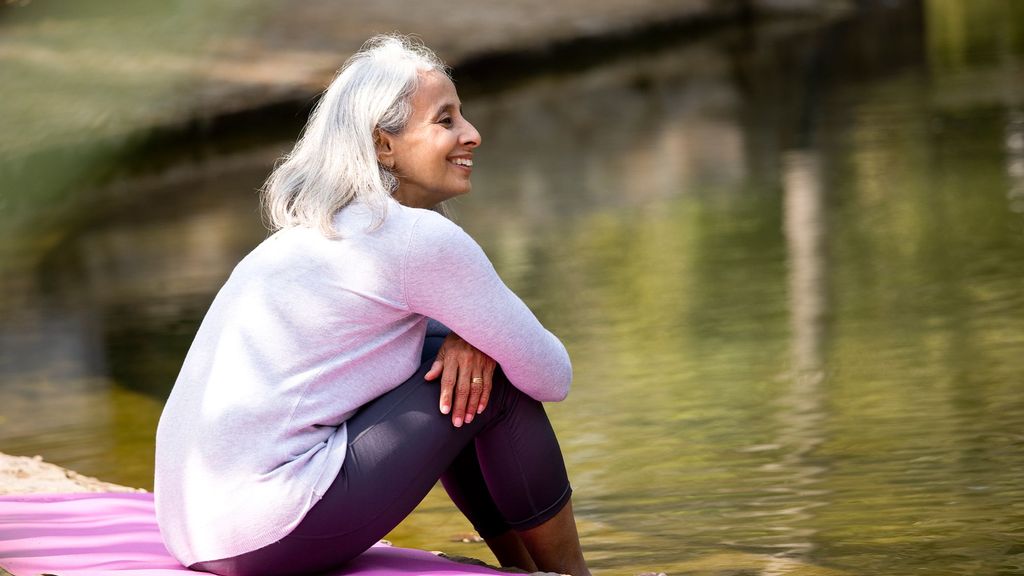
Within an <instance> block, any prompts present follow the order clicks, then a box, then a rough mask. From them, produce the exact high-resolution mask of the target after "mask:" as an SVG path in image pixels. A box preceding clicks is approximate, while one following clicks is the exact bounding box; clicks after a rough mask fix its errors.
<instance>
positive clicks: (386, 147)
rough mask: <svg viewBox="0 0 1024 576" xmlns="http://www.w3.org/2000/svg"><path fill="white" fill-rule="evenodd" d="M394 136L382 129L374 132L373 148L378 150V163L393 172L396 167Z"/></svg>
mask: <svg viewBox="0 0 1024 576" xmlns="http://www.w3.org/2000/svg"><path fill="white" fill-rule="evenodd" d="M392 139H393V136H392V135H391V134H388V133H387V132H385V131H383V130H381V129H380V128H374V130H373V147H374V148H375V149H376V150H377V162H380V164H381V165H382V166H384V167H385V168H387V169H388V170H391V169H392V168H394V167H395V152H394V147H393V144H394V143H393V140H392Z"/></svg>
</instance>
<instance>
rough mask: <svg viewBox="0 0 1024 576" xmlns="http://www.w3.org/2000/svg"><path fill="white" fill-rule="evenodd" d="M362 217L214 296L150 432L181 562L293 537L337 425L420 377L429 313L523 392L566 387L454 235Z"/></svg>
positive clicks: (465, 241)
mask: <svg viewBox="0 0 1024 576" xmlns="http://www.w3.org/2000/svg"><path fill="white" fill-rule="evenodd" d="M370 223H371V214H370V211H369V210H368V209H366V208H365V207H363V206H361V205H350V206H348V207H346V208H345V209H343V210H342V211H341V212H339V214H338V216H337V217H336V218H335V226H336V229H337V230H338V231H339V232H340V234H341V239H335V240H331V239H328V238H326V237H324V236H323V235H321V234H320V233H319V232H317V231H315V230H312V229H308V228H298V227H297V228H288V229H284V230H281V231H278V232H277V233H276V234H274V235H272V236H271V237H269V238H268V239H267V240H265V241H264V242H263V243H261V244H260V245H259V246H257V247H256V249H255V250H253V251H252V252H251V253H250V254H249V255H248V256H246V257H245V258H244V259H243V260H242V261H241V262H240V263H239V264H238V266H237V267H236V268H235V270H234V271H233V272H232V274H231V277H230V278H228V280H227V282H226V283H225V285H224V287H223V288H222V289H221V290H220V292H219V293H218V294H217V297H216V298H215V299H214V301H213V304H212V305H211V307H210V310H209V311H208V312H207V315H206V318H205V319H204V320H203V323H202V325H201V326H200V328H199V332H198V333H197V334H196V338H195V341H194V342H193V343H192V347H191V349H190V350H189V352H188V355H187V357H186V358H185V362H184V365H183V366H182V369H181V373H180V374H179V376H178V379H177V381H176V382H175V384H174V389H173V390H172V391H171V395H170V398H168V400H167V404H166V406H165V407H164V411H163V414H162V415H161V417H160V424H159V426H158V428H157V438H156V477H155V498H156V513H157V520H158V522H159V524H160V530H161V533H162V535H163V538H164V542H165V544H166V545H167V548H168V549H169V550H170V551H171V553H172V554H174V556H175V557H176V558H177V559H178V560H179V561H181V563H182V564H184V565H186V566H188V565H191V564H194V563H196V562H203V561H209V560H217V559H222V558H229V557H232V556H236V555H238V554H242V553H245V552H250V551H252V550H256V549H258V548H262V547H263V546H266V545H268V544H271V543H273V542H275V541H277V540H279V539H280V538H282V537H284V536H285V535H287V534H288V533H289V532H290V531H291V530H293V529H294V528H295V526H296V525H297V524H298V523H299V521H300V520H302V518H303V516H304V515H305V514H306V512H307V511H308V510H309V509H310V508H311V507H312V506H313V505H314V504H315V503H316V502H317V501H318V500H319V499H320V498H321V497H322V495H323V494H324V492H325V491H326V490H327V488H328V487H329V486H330V485H331V483H332V482H333V480H334V479H335V477H336V476H337V474H338V471H339V470H340V469H341V466H342V462H343V461H344V459H345V449H346V444H347V442H346V440H347V434H346V429H345V421H346V420H347V419H348V418H349V417H350V416H351V415H352V414H353V413H354V412H355V411H356V410H357V409H358V408H359V407H360V406H362V405H364V404H366V403H367V402H369V401H370V400H373V399H374V398H377V397H378V396H380V395H382V394H384V393H385V392H387V391H389V390H391V389H393V388H395V387H396V386H398V385H399V384H401V383H402V382H403V381H405V380H406V379H408V378H409V377H410V376H412V374H413V373H414V372H415V371H416V370H417V368H419V359H420V353H421V349H422V346H423V339H424V333H425V328H426V325H427V318H428V317H429V318H434V319H436V320H438V321H440V322H442V323H443V324H445V325H446V326H448V327H449V328H451V329H452V330H453V331H454V332H455V333H457V334H459V335H460V336H462V337H463V338H464V339H465V340H466V341H468V342H469V343H471V344H472V345H474V346H476V347H477V348H479V349H480V350H482V351H483V352H485V353H487V354H488V355H490V356H491V357H492V358H494V359H495V360H496V361H497V362H498V364H499V365H501V367H502V369H503V370H504V372H505V374H506V375H507V376H508V378H509V380H510V381H511V382H512V384H513V385H515V386H516V387H517V388H519V389H520V390H522V391H523V392H525V393H526V394H528V395H530V396H532V397H533V398H535V399H537V400H541V401H557V400H561V399H563V398H564V397H565V396H566V394H567V393H568V391H569V383H570V381H571V379H572V368H571V366H570V364H569V357H568V355H567V354H566V351H565V348H564V347H563V346H562V344H561V342H559V340H558V339H557V338H556V337H555V336H554V335H553V334H551V333H550V332H548V331H547V330H545V329H544V327H543V326H541V324H540V323H539V322H538V321H537V318H536V317H535V316H534V315H533V314H532V313H531V312H530V310H529V309H528V308H527V307H526V306H525V305H524V304H523V302H522V301H521V300H520V299H519V298H518V297H516V295H515V294H513V293H512V292H511V291H510V290H509V289H508V288H507V287H506V286H505V284H504V283H502V281H501V279H500V278H498V275H497V274H496V273H495V271H494V268H493V266H492V265H491V263H490V261H489V260H488V259H487V257H486V256H485V255H484V253H483V251H482V250H481V249H480V247H479V246H478V245H477V244H476V242H474V241H473V240H472V239H471V238H470V237H469V236H468V235H467V234H466V233H465V232H464V231H463V230H462V229H461V228H459V227H458V226H457V225H455V224H453V223H452V222H450V221H449V220H446V219H445V218H443V217H442V216H440V215H438V214H436V213H434V212H432V211H429V210H420V209H413V208H406V207H404V206H401V205H400V204H398V203H397V202H393V201H392V202H390V203H389V205H388V212H387V218H386V220H385V221H384V224H383V225H382V226H381V227H380V228H377V229H376V230H372V231H370V230H368V227H369V224H370ZM439 397H440V396H439ZM381 480H382V481H386V480H387V479H381Z"/></svg>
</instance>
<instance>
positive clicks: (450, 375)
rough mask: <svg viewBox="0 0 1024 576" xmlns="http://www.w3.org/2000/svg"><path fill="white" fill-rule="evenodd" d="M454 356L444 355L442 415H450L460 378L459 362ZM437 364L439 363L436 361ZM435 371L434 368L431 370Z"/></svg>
mask: <svg viewBox="0 0 1024 576" xmlns="http://www.w3.org/2000/svg"><path fill="white" fill-rule="evenodd" d="M454 356H455V355H454V354H444V356H443V358H442V364H441V366H442V368H441V414H448V413H450V412H451V409H452V395H453V393H454V391H455V385H456V383H457V378H458V376H459V364H458V361H457V360H456V359H455V358H453V357H454ZM434 363H435V364H436V363H437V361H436V360H435V361H434ZM431 370H433V368H431Z"/></svg>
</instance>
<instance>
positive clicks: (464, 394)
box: [425, 332, 497, 428]
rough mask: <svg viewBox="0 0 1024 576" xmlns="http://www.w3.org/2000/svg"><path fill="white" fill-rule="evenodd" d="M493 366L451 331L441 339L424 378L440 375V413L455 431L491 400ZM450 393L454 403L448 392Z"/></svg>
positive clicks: (470, 420) (481, 410) (495, 365)
mask: <svg viewBox="0 0 1024 576" xmlns="http://www.w3.org/2000/svg"><path fill="white" fill-rule="evenodd" d="M496 367H497V363H496V362H495V361H494V360H493V359H492V358H491V357H490V356H488V355H487V354H484V353H483V352H481V351H479V350H477V349H476V348H474V347H473V345H472V344H470V343H469V342H466V341H465V340H463V339H462V338H460V337H459V335H458V334H456V333H454V332H452V333H450V334H448V336H446V337H445V339H444V343H443V344H441V349H440V350H438V352H437V359H436V360H434V365H433V366H431V367H430V370H429V371H428V372H427V374H426V376H425V378H426V379H427V380H433V379H434V378H437V377H438V375H440V376H441V406H440V407H441V413H442V414H448V413H449V412H451V414H452V424H454V425H455V427H456V428H458V427H460V426H462V423H463V421H465V423H466V424H469V423H470V422H472V421H473V417H474V416H476V415H477V414H480V413H481V412H483V411H484V408H486V407H487V401H488V400H489V399H490V397H491V378H492V377H493V376H494V369H495V368H496ZM453 390H454V393H455V394H454V396H455V397H454V403H453V402H452V391H453Z"/></svg>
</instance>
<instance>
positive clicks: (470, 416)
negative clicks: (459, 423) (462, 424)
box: [466, 413, 473, 424]
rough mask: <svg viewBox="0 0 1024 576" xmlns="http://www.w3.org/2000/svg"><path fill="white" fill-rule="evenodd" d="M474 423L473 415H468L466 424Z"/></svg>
mask: <svg viewBox="0 0 1024 576" xmlns="http://www.w3.org/2000/svg"><path fill="white" fill-rule="evenodd" d="M472 421H473V414H472V413H469V414H466V424H469V423H470V422H472Z"/></svg>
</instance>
